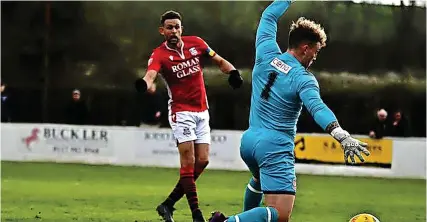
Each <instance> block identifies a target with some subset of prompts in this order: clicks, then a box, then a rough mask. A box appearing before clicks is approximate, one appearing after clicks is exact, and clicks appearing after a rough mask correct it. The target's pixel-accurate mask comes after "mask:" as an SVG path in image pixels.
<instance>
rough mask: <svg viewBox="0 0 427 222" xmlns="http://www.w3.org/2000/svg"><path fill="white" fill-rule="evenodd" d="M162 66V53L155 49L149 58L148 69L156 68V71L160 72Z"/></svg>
mask: <svg viewBox="0 0 427 222" xmlns="http://www.w3.org/2000/svg"><path fill="white" fill-rule="evenodd" d="M161 68H162V61H161V57H160V53H159V52H156V51H154V52H153V53H152V54H151V56H150V58H149V59H148V68H147V70H154V71H156V72H160V70H161Z"/></svg>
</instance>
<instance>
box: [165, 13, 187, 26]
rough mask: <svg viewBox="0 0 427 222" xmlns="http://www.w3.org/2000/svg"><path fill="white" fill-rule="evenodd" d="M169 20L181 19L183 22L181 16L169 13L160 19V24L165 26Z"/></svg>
mask: <svg viewBox="0 0 427 222" xmlns="http://www.w3.org/2000/svg"><path fill="white" fill-rule="evenodd" d="M168 19H179V20H182V17H181V14H179V13H178V12H175V11H167V12H165V13H163V15H162V16H161V17H160V24H161V25H163V24H164V23H165V21H166V20H168Z"/></svg>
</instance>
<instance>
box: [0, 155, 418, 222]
mask: <svg viewBox="0 0 427 222" xmlns="http://www.w3.org/2000/svg"><path fill="white" fill-rule="evenodd" d="M1 173H2V175H1V181H2V187H1V221H43V222H45V221H49V222H59V221H61V222H66V221H85V222H90V221H103V222H104V221H126V222H135V221H138V222H143V221H144V222H147V221H159V217H158V216H157V213H156V212H155V208H156V206H157V205H158V204H159V203H160V202H162V201H163V200H164V198H165V197H166V196H167V195H168V194H169V192H170V191H171V190H172V188H173V186H174V185H175V183H176V181H177V178H178V170H177V169H159V168H140V167H113V166H90V165H79V164H55V163H14V162H2V165H1ZM249 177H250V175H249V173H248V172H226V171H214V170H206V172H205V173H204V174H203V175H202V176H201V178H200V179H199V180H198V181H197V185H198V193H199V201H200V203H201V204H200V206H201V209H202V210H203V212H204V213H205V216H206V217H208V216H209V212H210V211H212V210H221V211H223V212H225V213H226V214H234V213H238V212H240V211H241V209H242V200H243V192H244V189H245V186H246V184H247V181H248V179H249ZM425 189H426V181H425V180H393V179H373V178H355V177H328V176H309V175H299V176H298V194H297V198H296V203H295V208H294V213H293V216H292V220H291V221H293V222H346V221H348V220H349V219H350V218H351V216H353V215H355V214H357V213H361V212H367V213H372V214H374V215H375V216H377V217H378V218H379V219H380V220H381V222H400V221H405V222H415V221H426V211H425V210H426V190H425ZM186 202H187V201H186V199H185V198H184V199H182V200H181V201H180V202H178V203H177V205H176V208H177V209H178V210H177V211H176V212H175V219H176V221H177V222H187V221H191V215H190V211H189V208H188V206H187V203H186Z"/></svg>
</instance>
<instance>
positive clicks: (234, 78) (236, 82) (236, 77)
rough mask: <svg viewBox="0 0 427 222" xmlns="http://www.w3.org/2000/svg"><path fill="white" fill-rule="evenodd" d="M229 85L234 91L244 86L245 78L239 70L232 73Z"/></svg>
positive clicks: (229, 77)
mask: <svg viewBox="0 0 427 222" xmlns="http://www.w3.org/2000/svg"><path fill="white" fill-rule="evenodd" d="M228 84H230V86H231V87H233V89H237V88H240V86H242V84H243V78H242V76H241V75H240V72H239V71H238V70H237V69H235V70H231V71H230V73H229V76H228Z"/></svg>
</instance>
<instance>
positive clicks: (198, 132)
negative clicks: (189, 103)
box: [169, 110, 211, 144]
mask: <svg viewBox="0 0 427 222" xmlns="http://www.w3.org/2000/svg"><path fill="white" fill-rule="evenodd" d="M169 124H170V125H171V128H172V132H173V135H174V137H175V139H176V140H178V143H183V142H188V141H194V143H196V144H198V143H207V144H211V128H210V126H209V112H208V110H205V111H203V112H188V111H183V112H176V113H174V114H171V115H169Z"/></svg>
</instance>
